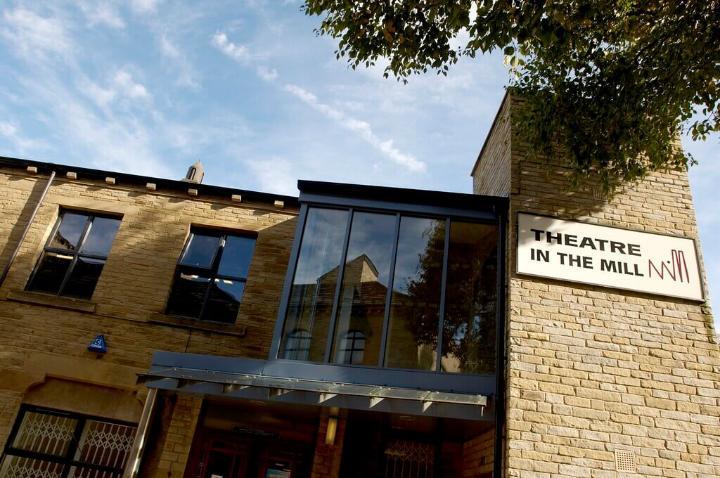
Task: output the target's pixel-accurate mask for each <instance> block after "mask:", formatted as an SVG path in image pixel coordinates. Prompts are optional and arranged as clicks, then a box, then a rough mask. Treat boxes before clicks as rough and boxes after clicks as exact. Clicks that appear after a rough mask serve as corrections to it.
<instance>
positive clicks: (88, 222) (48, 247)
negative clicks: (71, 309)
mask: <svg viewBox="0 0 720 478" xmlns="http://www.w3.org/2000/svg"><path fill="white" fill-rule="evenodd" d="M66 213H68V214H76V215H83V216H85V225H84V226H83V230H82V232H81V234H80V240H79V241H78V245H77V248H76V250H74V251H71V250H68V249H62V248H59V247H52V241H53V239H54V238H55V234H57V231H58V229H60V226H61V225H62V220H63V216H64V215H65V214H66ZM97 218H102V219H114V220H116V221H118V223H119V224H118V230H119V228H120V225H121V224H122V219H123V216H122V214H114V213H107V212H95V211H85V210H79V209H72V208H65V207H62V208H60V211H59V213H58V217H57V219H56V220H55V225H54V226H53V228H52V231H51V232H50V236H49V237H48V239H47V241H46V242H45V245H44V246H43V250H42V253H41V254H40V257H39V258H38V260H37V262H36V263H35V266H34V267H33V270H32V273H31V274H30V278H29V279H28V281H27V283H26V284H25V290H26V291H28V292H33V293H38V294H47V295H52V296H57V297H69V298H72V299H76V300H92V296H93V295H94V294H95V289H96V288H97V284H98V282H100V275H102V271H101V272H100V275H98V280H97V282H95V284H94V285H93V290H92V293H91V294H90V296H89V297H86V298H82V297H76V296H72V295H66V294H63V291H64V289H65V287H66V286H67V283H68V282H69V281H70V277H71V276H72V273H73V271H74V269H75V267H76V265H77V262H78V259H79V258H80V257H84V258H88V259H92V260H101V261H103V269H105V263H106V262H107V259H108V257H110V251H111V250H112V243H114V242H115V237H113V240H112V242H111V245H110V249H109V250H108V254H107V255H105V256H103V255H99V254H85V253H81V252H80V251H81V250H82V248H83V246H84V245H85V241H87V238H88V235H89V233H90V229H91V226H92V223H93V221H95V219H97ZM116 234H117V232H116ZM48 252H50V253H53V254H62V255H65V256H73V257H72V260H71V262H70V265H69V266H68V269H67V271H66V272H65V276H64V277H63V279H62V281H61V282H60V287H59V288H58V291H57V293H53V292H47V291H43V290H36V289H32V283H33V281H34V280H35V277H36V275H37V273H38V271H39V269H40V266H41V265H42V263H43V260H44V259H45V254H47V253H48Z"/></svg>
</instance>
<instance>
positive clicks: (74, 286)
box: [60, 257, 105, 299]
mask: <svg viewBox="0 0 720 478" xmlns="http://www.w3.org/2000/svg"><path fill="white" fill-rule="evenodd" d="M104 264H105V260H103V259H90V258H87V257H78V259H77V262H75V267H73V270H72V272H71V273H70V278H69V279H68V281H67V284H65V287H64V288H63V290H62V291H60V292H61V293H62V295H66V296H69V297H77V298H79V299H89V298H90V297H92V294H93V291H94V290H95V285H96V284H97V281H98V278H99V277H100V273H101V272H102V269H103V265H104Z"/></svg>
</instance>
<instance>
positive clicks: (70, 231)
mask: <svg viewBox="0 0 720 478" xmlns="http://www.w3.org/2000/svg"><path fill="white" fill-rule="evenodd" d="M119 227H120V219H119V218H116V217H107V216H98V215H94V214H87V213H81V212H72V211H61V212H60V217H59V218H58V221H57V224H56V225H55V230H54V231H53V233H52V234H51V236H50V240H49V241H48V243H47V245H46V246H45V250H44V251H43V254H42V256H41V257H40V261H39V262H38V265H37V267H36V268H35V271H34V273H33V275H32V277H31V278H30V281H29V282H28V285H27V290H32V291H37V292H45V293H48V294H57V295H62V296H67V297H75V298H79V299H89V298H90V297H92V294H93V292H94V291H95V286H96V285H97V281H98V279H99V278H100V273H101V272H102V269H103V266H104V265H105V260H106V259H107V256H108V254H109V253H110V247H111V245H112V243H113V239H115V234H116V233H117V231H118V228H119Z"/></svg>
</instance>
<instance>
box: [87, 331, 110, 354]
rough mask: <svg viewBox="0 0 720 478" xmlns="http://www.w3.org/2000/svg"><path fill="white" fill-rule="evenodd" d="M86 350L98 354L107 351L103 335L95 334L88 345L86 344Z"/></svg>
mask: <svg viewBox="0 0 720 478" xmlns="http://www.w3.org/2000/svg"><path fill="white" fill-rule="evenodd" d="M88 350H89V351H90V352H96V353H99V354H104V353H105V352H107V344H106V343H105V336H104V335H102V334H100V335H96V336H95V339H94V340H93V341H92V342H90V345H88Z"/></svg>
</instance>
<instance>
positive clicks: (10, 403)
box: [0, 390, 22, 444]
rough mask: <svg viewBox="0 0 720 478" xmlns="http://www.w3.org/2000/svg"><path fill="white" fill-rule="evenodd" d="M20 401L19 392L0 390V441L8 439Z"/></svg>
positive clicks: (3, 441)
mask: <svg viewBox="0 0 720 478" xmlns="http://www.w3.org/2000/svg"><path fill="white" fill-rule="evenodd" d="M21 402H22V394H21V393H20V392H13V391H4V390H3V391H0V443H3V444H4V443H5V441H6V440H7V439H8V436H9V435H10V431H11V430H12V427H13V424H14V423H15V417H16V416H17V412H18V409H19V408H20V403H21Z"/></svg>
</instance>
